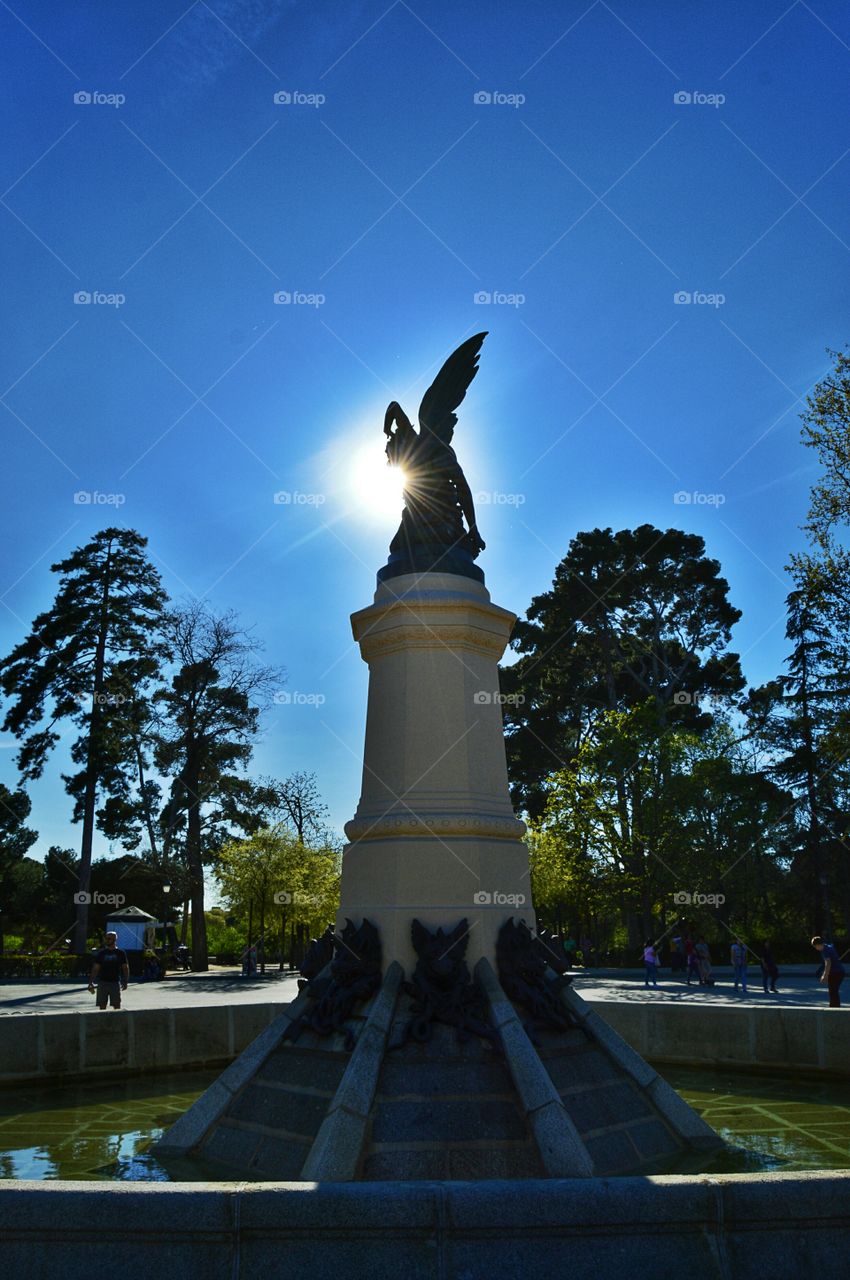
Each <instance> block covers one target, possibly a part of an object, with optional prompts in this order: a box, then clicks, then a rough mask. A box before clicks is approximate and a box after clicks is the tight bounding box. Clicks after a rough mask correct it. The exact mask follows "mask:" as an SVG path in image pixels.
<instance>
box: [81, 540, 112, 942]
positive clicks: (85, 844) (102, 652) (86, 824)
mask: <svg viewBox="0 0 850 1280" xmlns="http://www.w3.org/2000/svg"><path fill="white" fill-rule="evenodd" d="M111 573H112V543H111V542H110V543H109V547H108V549H107V552H106V564H105V566H104V575H103V597H102V599H101V603H100V626H99V628H98V635H97V647H96V648H95V655H94V688H93V691H92V709H91V720H90V721H89V740H88V745H87V750H86V786H85V792H84V796H83V834H82V839H81V841H80V866H79V871H78V873H77V894H76V904H77V920H76V924H75V926H74V951H75V952H76V954H77V955H78V956H82V955H85V953H86V942H87V939H88V927H89V886H90V884H91V855H92V845H93V844H94V812H95V805H96V802H97V750H96V744H97V740H98V731H99V724H100V717H101V715H102V697H103V674H104V669H105V666H106V638H107V634H108V630H109V589H110V586H111Z"/></svg>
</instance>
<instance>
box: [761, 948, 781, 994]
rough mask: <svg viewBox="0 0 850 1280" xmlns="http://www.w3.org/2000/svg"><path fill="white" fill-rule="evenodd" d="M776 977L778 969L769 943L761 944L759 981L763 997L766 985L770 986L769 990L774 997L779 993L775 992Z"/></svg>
mask: <svg viewBox="0 0 850 1280" xmlns="http://www.w3.org/2000/svg"><path fill="white" fill-rule="evenodd" d="M778 977H779V969H778V968H777V966H776V961H775V960H774V958H773V948H772V947H771V945H770V943H769V942H765V943H763V944H762V948H761V980H762V983H763V984H764V994H765V995H767V989H768V984H770V990H771V991H772V992H773V994H774V995H775V996H778V995H779V992H778V991H777V990H776V979H777V978H778Z"/></svg>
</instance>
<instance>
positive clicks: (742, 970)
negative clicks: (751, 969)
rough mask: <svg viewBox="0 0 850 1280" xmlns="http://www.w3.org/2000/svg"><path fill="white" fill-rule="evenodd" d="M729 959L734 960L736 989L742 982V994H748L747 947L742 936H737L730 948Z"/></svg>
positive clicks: (733, 968)
mask: <svg viewBox="0 0 850 1280" xmlns="http://www.w3.org/2000/svg"><path fill="white" fill-rule="evenodd" d="M729 959H730V960H731V961H732V972H733V974H734V975H735V990H736V991H737V990H738V984H739V983H740V984H741V994H742V995H746V994H747V948H746V947H745V946H744V944H743V942H742V941H741V939H740V938H736V939H735V941H734V942H733V943H732V946H731V947H730V949H729Z"/></svg>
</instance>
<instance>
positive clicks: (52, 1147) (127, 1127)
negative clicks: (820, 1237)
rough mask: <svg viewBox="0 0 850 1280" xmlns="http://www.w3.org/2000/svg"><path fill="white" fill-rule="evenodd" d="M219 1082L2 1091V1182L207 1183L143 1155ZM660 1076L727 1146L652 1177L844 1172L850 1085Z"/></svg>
mask: <svg viewBox="0 0 850 1280" xmlns="http://www.w3.org/2000/svg"><path fill="white" fill-rule="evenodd" d="M218 1074H219V1073H218V1072H217V1071H194V1072H176V1073H170V1074H165V1075H157V1076H151V1077H149V1078H142V1077H135V1078H131V1079H128V1080H125V1081H114V1080H110V1081H107V1080H99V1081H92V1082H90V1083H85V1084H67V1085H64V1086H61V1085H60V1086H57V1085H54V1086H52V1087H50V1088H38V1089H35V1088H14V1089H8V1090H6V1091H5V1093H4V1094H3V1095H2V1097H0V1177H2V1178H35V1179H39V1180H41V1179H52V1178H79V1179H93V1180H103V1179H109V1180H119V1181H146V1182H147V1181H168V1180H169V1179H170V1178H179V1179H181V1180H187V1181H191V1180H203V1179H204V1178H206V1177H208V1176H210V1174H209V1173H208V1172H207V1171H204V1170H203V1169H200V1168H198V1167H197V1166H195V1165H190V1164H188V1163H182V1162H181V1164H179V1165H171V1164H169V1170H166V1169H165V1168H163V1166H162V1165H161V1164H159V1162H158V1161H157V1160H156V1158H155V1157H154V1156H152V1155H151V1154H150V1153H149V1150H148V1149H149V1147H150V1146H151V1144H152V1143H153V1142H155V1141H156V1139H157V1138H158V1137H159V1136H160V1134H161V1133H162V1132H163V1130H164V1129H166V1128H168V1126H169V1125H171V1124H173V1123H174V1121H175V1120H176V1119H177V1118H178V1116H180V1115H182V1114H183V1112H184V1111H185V1110H186V1108H187V1107H189V1106H190V1105H191V1104H192V1103H193V1102H194V1101H195V1099H196V1098H197V1097H198V1096H199V1095H200V1094H201V1093H202V1092H203V1091H204V1089H206V1088H207V1087H208V1086H209V1085H210V1084H211V1083H212V1082H213V1080H215V1079H216V1078H217V1076H218ZM662 1074H663V1075H664V1077H665V1079H666V1080H668V1081H669V1083H670V1084H671V1085H672V1086H673V1088H674V1089H677V1090H678V1091H679V1093H681V1094H682V1096H683V1097H684V1098H685V1099H686V1100H687V1101H688V1102H690V1104H691V1105H692V1106H693V1107H695V1108H696V1110H697V1111H699V1112H700V1114H701V1115H702V1116H703V1117H704V1118H705V1119H706V1120H707V1122H708V1123H709V1124H710V1125H711V1126H712V1127H713V1128H714V1129H716V1130H717V1132H718V1133H719V1134H720V1136H721V1137H722V1138H723V1139H724V1140H725V1141H726V1143H727V1146H726V1148H725V1150H723V1151H721V1152H719V1153H717V1154H715V1155H708V1156H707V1155H705V1154H697V1155H688V1156H683V1157H680V1158H678V1159H677V1160H676V1161H675V1162H673V1163H670V1162H667V1163H665V1164H664V1165H663V1166H662V1165H659V1166H658V1168H657V1169H653V1170H652V1172H657V1173H757V1172H760V1171H765V1170H768V1171H769V1170H786V1171H793V1170H797V1169H824V1168H848V1167H850V1084H844V1083H842V1082H840V1081H830V1082H828V1083H820V1082H818V1081H816V1080H800V1079H796V1080H795V1079H791V1078H783V1077H766V1076H754V1075H742V1074H737V1075H736V1074H733V1073H731V1072H725V1071H711V1070H703V1069H699V1068H690V1067H665V1068H663V1071H662ZM212 1176H215V1175H212Z"/></svg>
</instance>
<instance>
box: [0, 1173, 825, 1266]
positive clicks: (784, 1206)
mask: <svg viewBox="0 0 850 1280" xmlns="http://www.w3.org/2000/svg"><path fill="white" fill-rule="evenodd" d="M848 1251H850V1173H839V1172H836V1171H830V1172H825V1173H793V1174H765V1175H761V1176H759V1175H752V1174H745V1175H741V1174H739V1175H724V1176H719V1175H718V1176H710V1177H709V1176H702V1177H694V1178H683V1177H666V1178H661V1177H659V1178H616V1179H598V1178H579V1179H569V1180H565V1179H552V1180H548V1181H545V1182H543V1181H535V1180H530V1179H529V1180H526V1181H515V1182H503V1181H492V1182H477V1183H474V1182H445V1183H437V1182H425V1183H423V1182H417V1183H410V1182H398V1183H381V1182H377V1183H363V1182H361V1183H338V1182H336V1183H334V1182H325V1183H299V1184H296V1183H274V1184H270V1183H264V1184H256V1185H253V1186H251V1185H246V1184H245V1183H218V1184H213V1183H199V1184H194V1185H192V1184H187V1183H148V1184H144V1183H118V1184H105V1183H90V1184H86V1183H79V1182H76V1183H75V1182H17V1183H7V1184H2V1183H0V1265H2V1266H3V1269H4V1271H5V1273H6V1274H7V1275H16V1276H26V1277H27V1280H55V1278H56V1276H57V1275H60V1276H62V1277H63V1280H91V1277H92V1276H93V1275H98V1274H101V1273H107V1274H108V1273H110V1272H114V1271H115V1268H116V1264H117V1265H118V1267H119V1269H120V1271H121V1274H122V1275H141V1276H147V1275H160V1274H162V1273H163V1272H167V1273H168V1274H169V1275H184V1276H203V1277H204V1280H242V1278H243V1277H244V1278H245V1280H249V1278H250V1280H255V1277H257V1276H260V1275H266V1276H279V1275H287V1276H310V1277H311V1280H326V1278H327V1280H330V1278H331V1277H333V1278H334V1280H338V1278H339V1276H341V1275H348V1276H369V1277H370V1280H398V1277H399V1276H404V1277H405V1280H431V1278H432V1277H433V1278H434V1280H437V1278H438V1277H439V1278H440V1280H445V1278H446V1277H450V1276H457V1277H461V1276H462V1277H463V1278H464V1280H478V1278H479V1277H482V1278H486V1280H492V1277H493V1276H506V1277H514V1276H524V1275H534V1274H550V1275H561V1274H562V1273H563V1272H564V1271H565V1270H566V1271H567V1272H568V1273H569V1274H570V1275H577V1276H593V1277H594V1278H595V1280H609V1277H610V1278H612V1280H614V1278H616V1280H622V1277H623V1276H624V1275H631V1276H636V1277H640V1278H641V1280H643V1278H644V1277H650V1276H661V1275H665V1274H671V1275H673V1274H676V1275H679V1274H684V1275H690V1276H698V1277H699V1280H730V1277H737V1276H759V1275H768V1276H770V1277H771V1280H786V1278H787V1280H791V1278H792V1277H793V1278H794V1280H799V1277H800V1276H801V1275H803V1276H805V1275H817V1274H825V1275H843V1274H845V1272H844V1270H843V1266H844V1264H842V1263H841V1259H842V1258H845V1259H846V1258H847V1257H848Z"/></svg>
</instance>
